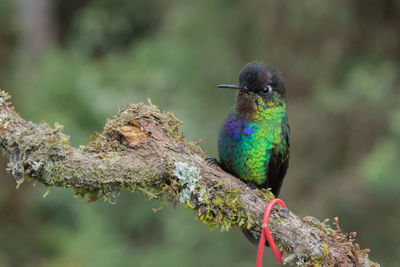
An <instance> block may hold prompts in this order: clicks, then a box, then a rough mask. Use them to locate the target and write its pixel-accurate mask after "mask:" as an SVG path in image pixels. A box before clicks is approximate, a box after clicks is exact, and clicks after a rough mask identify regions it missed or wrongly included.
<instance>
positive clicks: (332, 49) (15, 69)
mask: <svg viewBox="0 0 400 267" xmlns="http://www.w3.org/2000/svg"><path fill="white" fill-rule="evenodd" d="M36 1H38V2H40V1H42V2H47V3H51V4H52V9H50V10H52V14H36V17H40V16H50V17H51V18H52V20H53V22H54V27H55V31H56V32H57V34H58V36H57V38H58V42H57V43H56V44H55V45H53V48H52V49H50V50H46V51H42V52H41V54H40V55H35V56H38V57H37V60H32V59H31V58H32V57H29V56H28V55H26V51H22V49H21V48H20V47H26V44H25V46H24V45H21V42H23V41H25V42H26V39H24V38H21V35H22V34H23V31H21V30H20V29H21V27H29V30H31V31H37V32H38V35H39V33H40V31H41V29H40V28H37V27H36V28H35V27H34V25H21V23H20V21H21V20H20V17H19V16H21V15H20V14H21V13H20V12H18V11H19V9H21V8H23V7H24V3H25V2H27V1H22V0H20V1H19V5H15V2H13V1H11V0H4V1H1V2H0V22H1V24H2V26H3V27H2V28H1V29H0V86H1V87H3V88H4V89H6V90H9V91H11V93H12V94H13V96H14V99H13V101H14V102H15V105H16V107H17V110H18V111H19V112H20V113H21V114H22V116H23V117H24V118H26V119H29V120H33V121H35V122H39V121H40V120H46V121H48V122H55V121H58V122H60V123H62V124H64V125H65V131H66V132H67V133H68V134H70V135H71V140H72V143H73V144H74V145H80V144H84V143H85V141H84V139H85V137H87V136H89V135H90V134H91V133H92V132H93V131H94V130H97V131H101V130H102V129H101V128H102V126H103V125H104V123H105V121H106V119H107V118H108V117H111V116H112V115H113V114H114V113H115V112H116V111H118V109H120V108H123V107H124V106H125V105H126V104H127V103H135V102H139V101H143V102H146V101H148V100H147V99H148V98H150V99H151V101H152V102H153V103H154V104H156V105H159V106H160V107H161V108H162V109H164V110H168V111H172V112H174V113H175V114H176V116H177V117H178V118H179V119H181V120H182V121H184V123H185V124H184V125H183V127H182V128H183V130H184V133H185V134H186V138H187V139H188V140H198V139H202V143H201V144H202V146H203V147H204V148H205V149H206V150H207V151H208V152H209V154H210V155H216V139H217V135H218V131H219V126H220V124H221V123H222V121H223V119H224V117H225V116H226V113H227V111H228V110H229V108H230V106H231V105H232V104H233V102H234V93H233V92H231V91H229V90H219V89H216V88H215V85H216V84H219V83H234V82H235V81H236V80H237V73H238V72H239V70H240V68H241V67H242V65H243V64H245V63H246V62H249V61H252V60H262V61H264V62H266V63H267V64H269V65H275V66H278V67H279V68H280V70H281V71H282V73H283V77H284V79H285V84H286V88H287V91H288V101H289V102H288V108H289V110H288V113H289V122H290V125H291V130H292V133H291V140H292V142H291V143H292V148H291V149H292V151H291V164H290V168H289V172H288V175H287V178H286V182H285V185H284V186H283V189H282V194H281V197H282V198H284V199H285V200H286V202H287V203H288V205H289V207H290V208H291V209H292V210H293V211H295V212H296V213H297V214H299V215H300V216H301V215H313V216H316V217H318V218H320V219H323V218H325V217H330V218H332V217H334V216H339V217H340V218H341V222H342V224H343V225H342V227H343V229H344V230H345V231H349V232H350V231H357V232H358V233H359V241H360V245H361V247H362V248H365V247H370V248H371V249H372V253H371V257H372V259H374V260H376V261H378V262H380V263H381V264H382V265H383V266H397V263H398V262H399V261H400V253H398V252H399V251H400V244H399V241H398V240H399V239H400V231H399V230H398V226H397V220H398V219H400V208H399V207H398V205H396V203H397V202H396V200H397V199H398V196H399V195H400V186H399V183H400V182H399V181H400V177H399V174H400V169H399V168H400V167H399V164H398V162H399V161H400V152H399V151H400V142H399V140H400V109H399V106H400V91H399V90H398V88H397V87H398V84H399V82H400V81H399V72H400V65H399V57H400V56H399V55H400V40H399V38H400V35H398V33H399V32H400V1H399V0H384V1H379V2H378V1H372V0H367V1H365V0H356V1H349V0H338V1H332V2H326V1H325V2H322V1H318V0H306V1H262V0H251V1H224V0H220V1H212V0H205V1H195V2H193V1H192V2H187V1H182V0H169V1H159V0H157V1H144V0H135V1H129V0H118V1H115V0H114V1H112V0H71V1H66V0H65V1H64V0H36ZM32 12H33V11H32ZM28 41H29V40H28ZM32 41H35V40H32ZM42 41H43V42H46V40H42ZM28 45H29V44H28ZM11 89H12V90H11ZM5 162H6V161H5V159H3V167H2V168H1V169H2V170H4V169H5ZM3 176H6V174H5V173H4V172H3ZM0 184H1V186H0V215H1V225H2V228H1V230H0V240H2V241H3V240H6V242H4V241H3V242H1V243H0V266H27V265H30V266H132V265H135V266H156V265H157V266H159V265H163V266H188V265H190V266H252V265H253V264H254V261H255V256H256V251H255V250H256V248H254V247H253V246H252V245H250V244H248V243H247V241H246V240H245V239H244V238H243V237H242V236H241V233H240V231H234V232H233V233H219V232H218V231H213V232H209V231H208V229H207V228H206V227H204V226H203V225H200V224H199V223H198V222H196V221H195V220H193V216H192V215H191V214H190V212H188V211H186V210H184V209H183V208H182V207H178V208H177V209H173V208H171V207H166V208H164V209H163V210H161V211H159V212H158V213H157V214H155V215H154V214H153V212H152V211H151V207H157V205H158V204H157V203H152V204H151V205H149V204H148V203H146V201H145V200H144V197H142V196H140V195H138V194H136V193H135V194H131V193H128V192H126V193H122V194H121V196H120V197H119V198H118V201H117V204H116V205H110V204H109V203H104V202H102V201H98V202H97V203H95V204H86V203H83V202H81V201H79V200H75V199H73V198H72V195H73V193H72V192H71V191H70V190H62V189H52V190H51V193H50V195H49V196H48V197H47V198H45V199H43V198H42V197H41V195H42V194H43V193H44V192H45V191H46V190H45V189H44V188H43V187H42V186H37V187H35V188H31V187H30V186H29V184H24V185H23V187H22V189H19V190H17V191H16V190H15V189H14V187H15V184H13V179H12V178H10V177H7V178H6V179H1V180H0ZM371 211H373V213H371ZM382 244H384V246H383V245H382ZM265 263H267V264H270V265H273V264H274V260H273V259H272V257H267V258H266V259H265Z"/></svg>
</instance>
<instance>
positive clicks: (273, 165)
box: [267, 120, 290, 197]
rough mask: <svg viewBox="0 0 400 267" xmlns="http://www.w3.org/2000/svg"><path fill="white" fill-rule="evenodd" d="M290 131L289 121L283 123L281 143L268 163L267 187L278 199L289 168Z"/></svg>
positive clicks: (274, 149) (272, 153)
mask: <svg viewBox="0 0 400 267" xmlns="http://www.w3.org/2000/svg"><path fill="white" fill-rule="evenodd" d="M289 135H290V129H289V125H288V123H287V120H284V121H283V122H282V134H281V140H282V141H281V143H280V144H279V145H277V146H276V147H275V148H273V149H272V150H271V151H270V153H271V158H270V160H269V163H268V174H267V187H268V188H271V191H272V193H273V194H274V195H275V197H278V195H279V191H280V189H281V186H282V182H283V179H284V178H285V175H286V170H287V168H288V166H289V148H290V140H289Z"/></svg>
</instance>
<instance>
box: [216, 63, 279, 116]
mask: <svg viewBox="0 0 400 267" xmlns="http://www.w3.org/2000/svg"><path fill="white" fill-rule="evenodd" d="M217 87H219V88H230V89H236V90H238V91H239V92H238V97H237V105H236V106H237V109H238V112H239V113H242V114H243V115H248V116H253V115H255V113H259V112H263V111H264V110H266V109H269V108H274V107H278V106H282V105H284V104H285V87H284V85H283V81H282V79H281V77H280V74H279V70H278V69H277V68H275V67H269V66H265V65H264V64H261V63H254V62H252V63H248V64H246V65H245V66H244V67H243V69H242V70H241V71H240V74H239V85H228V84H222V85H218V86H217Z"/></svg>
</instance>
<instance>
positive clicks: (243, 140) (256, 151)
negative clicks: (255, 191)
mask: <svg viewBox="0 0 400 267" xmlns="http://www.w3.org/2000/svg"><path fill="white" fill-rule="evenodd" d="M281 133H282V128H281V120H279V121H278V120H277V121H269V122H258V123H254V122H250V121H249V120H246V119H243V118H239V117H237V116H228V118H227V119H226V120H225V122H224V124H223V125H222V128H221V131H220V134H219V139H218V151H219V158H220V161H221V164H222V166H223V167H224V168H225V169H226V170H228V171H229V172H231V173H232V174H234V175H235V176H237V177H239V178H240V179H242V180H245V181H246V182H252V183H255V184H258V185H261V184H264V183H265V182H266V181H267V179H268V164H269V161H270V158H271V153H272V149H273V148H274V147H275V146H277V145H279V144H280V143H281Z"/></svg>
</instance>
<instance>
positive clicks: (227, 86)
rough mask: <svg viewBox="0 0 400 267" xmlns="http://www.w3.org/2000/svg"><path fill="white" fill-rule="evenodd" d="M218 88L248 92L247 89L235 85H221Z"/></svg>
mask: <svg viewBox="0 0 400 267" xmlns="http://www.w3.org/2000/svg"><path fill="white" fill-rule="evenodd" d="M217 87H218V88H229V89H236V90H240V91H247V90H248V89H247V87H244V88H243V87H240V86H239V85H234V84H220V85H217Z"/></svg>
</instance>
